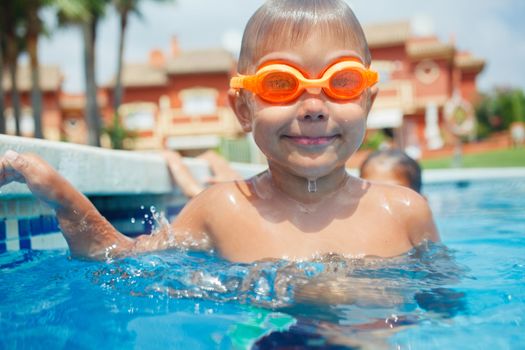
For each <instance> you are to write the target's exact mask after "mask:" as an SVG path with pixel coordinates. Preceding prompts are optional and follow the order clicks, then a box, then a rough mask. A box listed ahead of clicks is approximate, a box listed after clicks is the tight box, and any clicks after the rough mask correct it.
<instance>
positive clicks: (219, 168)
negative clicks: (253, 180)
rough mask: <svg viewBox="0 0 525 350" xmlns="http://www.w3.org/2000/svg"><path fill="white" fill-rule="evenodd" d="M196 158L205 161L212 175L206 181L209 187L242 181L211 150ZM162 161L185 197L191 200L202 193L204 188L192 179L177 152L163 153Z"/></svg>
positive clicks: (224, 161) (226, 162) (222, 159)
mask: <svg viewBox="0 0 525 350" xmlns="http://www.w3.org/2000/svg"><path fill="white" fill-rule="evenodd" d="M197 158H198V159H202V160H205V161H206V162H207V163H208V166H209V168H210V172H211V173H212V174H213V177H212V178H210V179H209V180H208V181H207V183H208V184H210V185H212V184H216V183H220V182H227V181H236V180H241V179H242V176H241V175H240V174H239V173H237V172H236V171H235V170H234V169H233V168H232V167H231V166H230V165H229V164H228V161H227V160H226V159H224V158H222V157H221V156H220V155H219V154H217V153H216V152H214V151H213V150H208V151H206V152H204V153H203V154H200V155H199V156H197ZM164 159H165V160H166V162H167V163H168V168H169V170H170V173H171V175H172V178H173V180H174V181H175V183H176V184H177V185H178V186H179V187H180V189H181V191H182V193H184V195H185V196H186V197H188V198H193V197H195V196H196V195H198V194H199V193H201V192H202V191H204V189H205V188H206V187H205V186H204V185H203V184H201V183H200V182H199V181H197V179H196V178H195V177H193V175H192V174H191V172H190V170H189V169H188V167H187V166H186V165H185V164H184V162H183V161H182V157H181V155H180V154H179V153H178V152H176V151H165V152H164Z"/></svg>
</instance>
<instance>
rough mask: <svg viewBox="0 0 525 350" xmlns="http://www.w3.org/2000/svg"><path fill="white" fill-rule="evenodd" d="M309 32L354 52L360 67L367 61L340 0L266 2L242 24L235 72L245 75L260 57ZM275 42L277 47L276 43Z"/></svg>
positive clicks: (349, 13)
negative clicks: (332, 40) (339, 41)
mask: <svg viewBox="0 0 525 350" xmlns="http://www.w3.org/2000/svg"><path fill="white" fill-rule="evenodd" d="M313 31H321V32H322V33H326V35H328V36H329V37H335V38H338V39H340V40H341V42H342V43H343V45H345V46H348V47H349V48H352V49H356V51H357V52H358V53H359V54H360V55H362V59H363V60H364V62H363V63H364V64H365V65H366V66H367V67H368V66H369V65H370V62H371V58H370V50H369V49H368V44H367V41H366V38H365V35H364V32H363V29H362V28H361V25H360V24H359V21H358V20H357V18H356V16H355V14H354V12H353V11H352V10H351V9H350V7H349V6H348V5H347V4H346V3H345V2H344V1H342V0H268V1H266V2H265V3H264V5H262V6H261V7H260V8H259V9H258V10H257V11H256V12H255V13H254V14H253V16H252V17H251V18H250V20H249V21H248V23H247V24H246V28H245V30H244V35H243V39H242V45H241V52H240V55H239V63H238V71H239V73H243V74H246V73H248V70H249V69H250V68H252V66H253V65H254V63H255V62H256V61H257V60H258V59H259V58H260V57H262V56H264V55H265V54H267V53H268V52H271V51H273V50H275V49H276V46H277V45H279V47H293V45H294V43H297V42H302V41H304V40H305V39H306V38H307V37H308V36H309V35H310V34H311V33H312V32H313ZM277 43H278V44H277Z"/></svg>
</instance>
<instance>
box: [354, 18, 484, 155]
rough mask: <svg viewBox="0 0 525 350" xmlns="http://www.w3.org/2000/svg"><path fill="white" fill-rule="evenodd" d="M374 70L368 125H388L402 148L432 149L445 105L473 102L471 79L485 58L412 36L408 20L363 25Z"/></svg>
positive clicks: (439, 139)
mask: <svg viewBox="0 0 525 350" xmlns="http://www.w3.org/2000/svg"><path fill="white" fill-rule="evenodd" d="M364 29H365V33H366V36H367V39H368V43H369V46H370V50H371V53H372V59H373V62H372V67H373V68H375V69H376V70H378V71H379V74H380V84H379V95H378V97H377V99H376V101H375V103H374V106H373V108H372V111H371V113H370V116H369V121H368V122H369V123H368V127H369V129H375V128H392V129H394V130H395V133H394V134H395V142H396V143H397V144H398V145H399V146H401V147H403V148H408V149H412V150H414V149H416V152H413V155H414V156H416V157H417V149H419V150H425V149H436V148H440V147H442V146H443V144H444V142H446V141H447V128H446V127H445V116H446V109H447V105H449V104H450V103H456V102H461V103H462V104H464V105H472V104H475V103H476V102H477V98H478V94H477V89H476V77H477V75H478V74H479V73H480V72H481V71H482V70H483V67H484V64H485V62H484V61H483V60H482V59H479V58H476V57H474V56H472V55H470V54H469V53H466V52H460V51H458V50H457V48H456V47H455V45H454V43H452V42H449V43H444V42H442V41H440V40H439V39H438V38H437V37H435V36H428V37H416V36H413V35H412V33H411V30H410V24H409V22H397V23H385V24H379V25H373V26H367V27H365V28H364Z"/></svg>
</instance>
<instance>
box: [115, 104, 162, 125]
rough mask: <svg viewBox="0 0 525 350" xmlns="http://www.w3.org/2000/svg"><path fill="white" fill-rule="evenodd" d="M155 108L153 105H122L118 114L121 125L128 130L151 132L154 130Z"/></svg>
mask: <svg viewBox="0 0 525 350" xmlns="http://www.w3.org/2000/svg"><path fill="white" fill-rule="evenodd" d="M156 110H157V107H156V106H155V104H153V103H130V104H126V105H122V106H121V107H120V109H119V113H120V115H121V116H122V123H123V124H124V127H125V128H126V129H128V130H133V131H140V130H153V129H155V113H156Z"/></svg>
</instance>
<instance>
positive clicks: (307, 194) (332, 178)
mask: <svg viewBox="0 0 525 350" xmlns="http://www.w3.org/2000/svg"><path fill="white" fill-rule="evenodd" d="M269 175H270V176H269V180H270V181H271V182H272V183H273V185H274V187H275V188H276V189H278V190H279V191H280V192H282V193H284V194H285V195H286V196H287V197H290V198H291V199H293V200H295V201H297V202H300V203H304V204H310V203H317V202H320V201H321V200H323V199H324V198H327V197H328V196H330V195H332V194H334V193H336V192H337V191H339V190H341V189H343V187H344V186H345V185H346V182H347V179H348V174H347V173H346V169H345V168H344V166H343V167H340V168H337V169H335V170H334V171H332V172H331V173H330V174H328V175H325V176H323V177H320V178H317V179H310V180H309V179H307V178H304V177H301V176H297V175H294V174H291V173H289V172H287V171H284V170H283V169H281V168H279V167H274V166H272V164H269ZM309 182H310V183H309Z"/></svg>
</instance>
